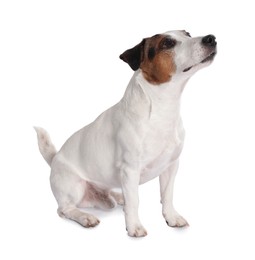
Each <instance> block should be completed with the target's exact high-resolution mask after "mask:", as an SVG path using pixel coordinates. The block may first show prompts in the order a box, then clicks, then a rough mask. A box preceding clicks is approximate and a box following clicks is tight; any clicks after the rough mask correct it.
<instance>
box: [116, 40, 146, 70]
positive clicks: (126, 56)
mask: <svg viewBox="0 0 255 260" xmlns="http://www.w3.org/2000/svg"><path fill="white" fill-rule="evenodd" d="M144 43H145V39H143V40H142V41H141V42H140V43H139V44H137V45H136V46H135V47H133V48H132V49H128V50H126V51H125V52H123V53H122V54H121V55H120V59H122V60H123V61H125V62H126V63H128V65H129V66H130V67H131V68H132V70H138V69H139V67H140V64H141V62H142V61H143V49H144Z"/></svg>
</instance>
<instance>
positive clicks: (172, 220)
mask: <svg viewBox="0 0 255 260" xmlns="http://www.w3.org/2000/svg"><path fill="white" fill-rule="evenodd" d="M165 219H166V223H167V225H168V226H170V227H185V226H189V223H188V222H187V220H186V219H185V218H184V217H182V216H181V215H179V214H178V213H174V214H171V215H168V216H165Z"/></svg>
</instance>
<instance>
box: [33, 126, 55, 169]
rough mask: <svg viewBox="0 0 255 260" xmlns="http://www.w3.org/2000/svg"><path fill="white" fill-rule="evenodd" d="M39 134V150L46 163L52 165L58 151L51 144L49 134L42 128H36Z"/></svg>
mask: <svg viewBox="0 0 255 260" xmlns="http://www.w3.org/2000/svg"><path fill="white" fill-rule="evenodd" d="M34 129H35V131H36V133H37V139H38V146H39V150H40V152H41V154H42V156H43V158H44V159H45V161H46V162H47V163H48V164H49V165H51V162H52V159H53V157H54V156H55V155H56V153H57V150H56V148H55V146H54V145H53V143H52V142H51V139H50V136H49V134H48V133H47V132H46V130H44V129H43V128H41V127H34Z"/></svg>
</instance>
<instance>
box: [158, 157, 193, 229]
mask: <svg viewBox="0 0 255 260" xmlns="http://www.w3.org/2000/svg"><path fill="white" fill-rule="evenodd" d="M178 166H179V162H178V160H177V161H176V162H174V163H173V164H172V165H171V166H170V167H169V168H168V169H167V170H166V171H165V172H163V173H162V174H161V175H160V176H159V181H160V195H161V203H162V214H163V216H164V218H165V220H166V223H167V225H169V226H170V227H183V226H188V222H187V221H186V220H185V219H184V218H183V217H182V216H181V215H180V214H179V213H178V212H177V211H176V210H175V209H174V206H173V189H174V180H175V176H176V173H177V170H178Z"/></svg>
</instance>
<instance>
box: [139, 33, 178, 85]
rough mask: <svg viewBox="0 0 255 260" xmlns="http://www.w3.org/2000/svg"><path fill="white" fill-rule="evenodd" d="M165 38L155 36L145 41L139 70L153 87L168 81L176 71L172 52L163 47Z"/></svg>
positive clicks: (164, 36)
mask: <svg viewBox="0 0 255 260" xmlns="http://www.w3.org/2000/svg"><path fill="white" fill-rule="evenodd" d="M166 38H167V36H166V35H160V34H157V35H155V36H153V37H151V38H147V39H146V41H145V46H144V57H143V61H142V63H141V65H140V68H141V70H142V72H143V75H144V77H145V78H146V80H148V81H149V82H150V83H152V84H155V85H158V84H161V83H165V82H168V81H170V80H171V77H172V75H173V74H174V72H175V70H176V65H175V63H174V60H173V57H174V54H173V52H172V50H171V48H166V47H165V46H164V42H165V40H166ZM152 50H153V55H151V52H152Z"/></svg>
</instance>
